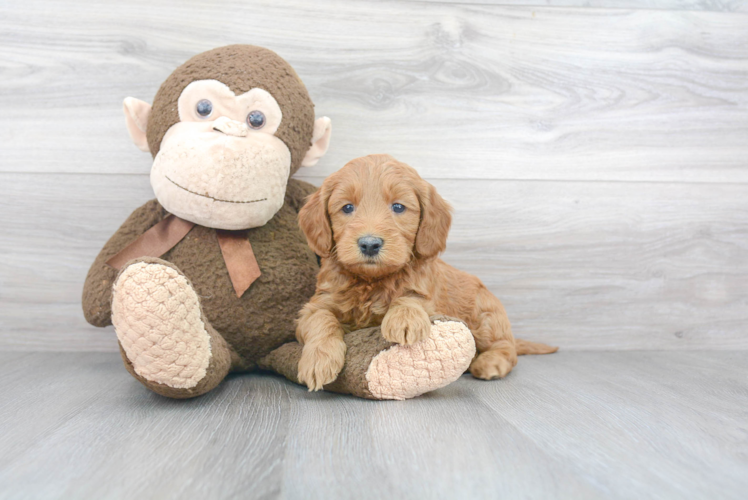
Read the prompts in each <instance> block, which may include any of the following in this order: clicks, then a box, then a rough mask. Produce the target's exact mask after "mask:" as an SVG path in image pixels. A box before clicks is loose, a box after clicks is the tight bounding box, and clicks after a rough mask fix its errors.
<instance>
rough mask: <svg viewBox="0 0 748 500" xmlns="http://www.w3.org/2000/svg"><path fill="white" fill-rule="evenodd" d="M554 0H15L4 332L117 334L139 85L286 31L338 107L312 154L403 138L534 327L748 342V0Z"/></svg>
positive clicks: (632, 337) (137, 191)
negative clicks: (115, 293) (107, 309)
mask: <svg viewBox="0 0 748 500" xmlns="http://www.w3.org/2000/svg"><path fill="white" fill-rule="evenodd" d="M538 3H539V2H535V4H533V3H532V2H527V1H524V0H512V1H504V2H494V1H490V0H482V1H479V2H475V1H471V2H464V3H463V2H457V1H455V2H436V1H433V2H418V1H403V2H391V1H382V2H380V1H374V0H352V1H342V0H339V1H328V0H325V1H323V0H317V1H315V2H302V1H301V0H282V1H281V0H265V1H257V2H246V1H238V0H235V1H227V2H222V3H221V4H220V6H216V4H215V3H211V2H208V1H195V0H173V1H168V2H153V1H145V0H137V1H131V0H128V1H119V2H114V1H112V2H97V3H92V2H86V1H83V0H79V1H64V2H62V1H52V0H25V1H5V2H3V3H0V40H1V43H0V72H1V75H2V77H1V78H0V109H1V110H2V113H0V144H2V148H0V349H4V350H114V349H116V343H115V340H114V335H113V331H112V330H111V328H110V329H106V330H97V329H94V328H92V327H89V326H88V325H86V324H85V322H84V320H83V318H82V314H81V311H80V303H79V302H80V293H81V287H82V282H83V279H84V277H85V274H86V271H87V269H88V266H89V265H90V263H91V261H92V260H93V258H94V257H95V255H96V253H97V252H98V250H99V249H100V247H101V246H102V244H103V243H104V241H105V240H106V239H107V238H108V237H109V236H110V235H111V234H112V232H113V231H114V230H115V229H116V228H117V227H118V226H119V224H120V223H121V222H122V221H123V220H124V218H125V217H126V216H127V215H128V214H129V213H130V212H131V211H132V210H133V209H134V208H135V207H137V206H139V205H140V204H141V203H143V202H144V201H146V200H147V199H149V198H151V197H152V193H151V189H150V185H149V182H148V171H149V166H150V163H149V156H148V155H146V154H143V153H141V152H139V151H138V150H137V149H136V148H135V147H134V146H132V144H130V142H129V139H128V137H127V133H126V131H125V127H124V120H123V118H122V112H121V103H122V99H123V98H124V97H126V96H128V95H132V96H135V97H138V98H140V99H144V100H148V101H150V100H151V99H152V97H153V95H154V94H155V92H156V89H157V88H158V86H159V84H160V83H161V82H162V81H163V80H164V78H165V77H166V76H167V75H168V74H169V73H170V72H171V71H172V70H173V69H174V68H175V67H176V66H177V65H179V64H180V63H182V62H183V61H185V60H186V59H187V58H189V57H190V56H192V55H193V54H196V53H198V52H201V51H204V50H207V49H209V48H212V47H216V46H221V45H226V44H230V43H253V44H257V45H263V46H266V47H268V48H271V49H273V50H275V51H276V52H278V53H279V54H281V55H282V56H283V57H285V58H286V59H287V60H288V61H289V62H291V64H292V65H293V66H294V67H295V68H296V70H297V72H298V73H299V74H300V76H301V77H302V79H303V80H304V81H305V83H306V85H307V87H308V88H309V91H310V94H311V95H312V98H313V99H314V101H315V103H316V108H317V112H318V114H319V115H323V114H324V115H327V116H330V117H331V118H332V120H333V142H332V146H331V150H330V153H329V154H328V156H327V157H325V158H324V159H323V161H322V162H321V163H320V164H319V165H318V166H317V167H314V168H313V169H309V170H306V171H304V172H302V174H303V178H304V179H306V180H309V181H311V182H313V183H316V184H319V182H321V180H322V179H323V178H324V176H326V175H327V174H329V173H331V172H333V171H335V170H336V169H338V168H339V167H341V166H342V165H343V164H344V163H345V162H346V161H347V160H349V159H351V158H354V157H357V156H361V155H364V154H368V153H382V152H388V153H391V154H393V155H395V156H396V157H398V158H399V159H401V160H403V161H406V162H408V163H409V164H411V165H413V166H414V167H416V168H417V169H418V170H419V171H420V172H421V173H422V175H423V176H425V177H426V178H427V179H429V180H430V181H431V182H433V183H434V184H435V185H436V186H437V188H438V189H439V190H440V192H441V193H442V194H443V195H444V196H445V197H446V198H447V199H448V200H450V201H451V202H452V203H453V205H454V206H455V208H456V216H455V221H454V229H453V231H452V234H451V238H450V244H449V248H448V251H447V253H446V255H445V259H446V260H447V261H449V262H450V263H453V264H454V265H456V266H458V267H461V268H463V269H465V270H467V271H470V272H472V273H474V274H476V275H478V276H480V277H481V278H482V279H483V280H484V282H485V283H486V284H487V285H488V286H489V288H491V290H493V291H494V292H495V293H496V294H497V295H498V296H499V297H500V298H501V299H502V300H503V301H504V303H505V305H506V307H507V309H508V311H509V314H510V318H511V319H512V321H513V324H514V326H515V333H516V334H517V335H518V336H523V337H526V338H532V339H537V340H543V341H547V342H551V343H555V344H558V345H561V346H562V347H564V348H568V349H694V350H699V349H746V348H748V331H747V327H746V324H747V323H748V15H747V14H746V13H748V8H747V7H746V2H737V1H730V0H723V1H711V0H709V1H707V0H704V1H698V0H690V1H687V2H676V1H674V0H672V1H670V0H658V1H653V2H645V1H643V0H639V1H633V2H624V1H622V0H596V1H591V2H588V1H583V0H550V1H548V2H547V5H538ZM626 6H629V7H632V8H630V9H622V8H621V7H626Z"/></svg>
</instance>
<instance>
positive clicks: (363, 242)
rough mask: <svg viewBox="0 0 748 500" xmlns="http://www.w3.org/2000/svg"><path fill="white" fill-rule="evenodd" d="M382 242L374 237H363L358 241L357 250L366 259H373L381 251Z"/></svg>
mask: <svg viewBox="0 0 748 500" xmlns="http://www.w3.org/2000/svg"><path fill="white" fill-rule="evenodd" d="M383 244H384V240H383V239H382V238H377V237H376V236H363V237H361V238H359V239H358V248H359V250H361V253H362V254H364V255H366V256H367V257H374V256H375V255H377V254H378V253H379V250H381V248H382V245H383Z"/></svg>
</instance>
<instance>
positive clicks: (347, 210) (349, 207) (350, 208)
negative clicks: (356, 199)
mask: <svg viewBox="0 0 748 500" xmlns="http://www.w3.org/2000/svg"><path fill="white" fill-rule="evenodd" d="M354 209H355V207H354V206H353V205H351V204H350V203H349V204H347V205H344V206H343V208H341V210H342V211H343V213H344V214H350V213H352V212H353V210H354Z"/></svg>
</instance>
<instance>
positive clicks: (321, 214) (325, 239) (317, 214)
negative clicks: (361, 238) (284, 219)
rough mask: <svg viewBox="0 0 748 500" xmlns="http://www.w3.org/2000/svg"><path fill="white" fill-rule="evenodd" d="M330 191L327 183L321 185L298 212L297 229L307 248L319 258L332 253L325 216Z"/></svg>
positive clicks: (326, 217) (329, 233) (329, 231)
mask: <svg viewBox="0 0 748 500" xmlns="http://www.w3.org/2000/svg"><path fill="white" fill-rule="evenodd" d="M329 197H330V189H329V187H328V185H327V183H322V187H320V188H319V189H318V190H317V191H315V192H314V193H313V194H312V195H311V196H309V197H308V198H307V200H306V203H305V204H304V206H303V207H301V210H300V211H299V227H301V231H302V232H303V233H304V236H306V241H307V243H308V244H309V248H311V249H312V251H313V252H314V253H316V254H317V255H319V256H320V257H325V258H326V257H329V256H330V252H331V251H332V228H331V227H330V218H329V217H328V216H327V200H328V198H329Z"/></svg>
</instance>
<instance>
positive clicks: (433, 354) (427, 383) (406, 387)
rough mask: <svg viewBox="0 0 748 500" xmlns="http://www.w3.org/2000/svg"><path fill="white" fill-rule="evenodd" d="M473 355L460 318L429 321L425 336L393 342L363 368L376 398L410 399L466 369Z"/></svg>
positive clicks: (447, 381) (438, 386)
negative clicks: (404, 343)
mask: <svg viewBox="0 0 748 500" xmlns="http://www.w3.org/2000/svg"><path fill="white" fill-rule="evenodd" d="M473 356H475V340H474V339H473V334H472V333H471V332H470V330H469V329H468V327H467V326H465V325H464V324H463V323H461V322H459V321H437V322H435V323H434V324H433V325H430V334H429V337H428V338H427V339H426V340H423V341H421V342H417V343H415V344H412V345H395V346H392V347H390V348H389V349H387V350H386V351H382V352H381V353H379V354H377V355H376V356H375V357H374V359H373V360H372V362H371V364H370V365H369V369H368V370H367V372H366V381H367V385H368V388H369V392H370V393H371V394H372V396H374V397H375V398H377V399H399V400H402V399H409V398H414V397H416V396H419V395H421V394H424V393H427V392H430V391H433V390H436V389H439V388H441V387H444V386H446V385H448V384H451V383H452V382H454V381H455V380H457V379H458V378H459V377H460V375H462V374H463V373H465V371H466V370H467V368H468V366H470V361H471V360H472V359H473Z"/></svg>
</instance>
